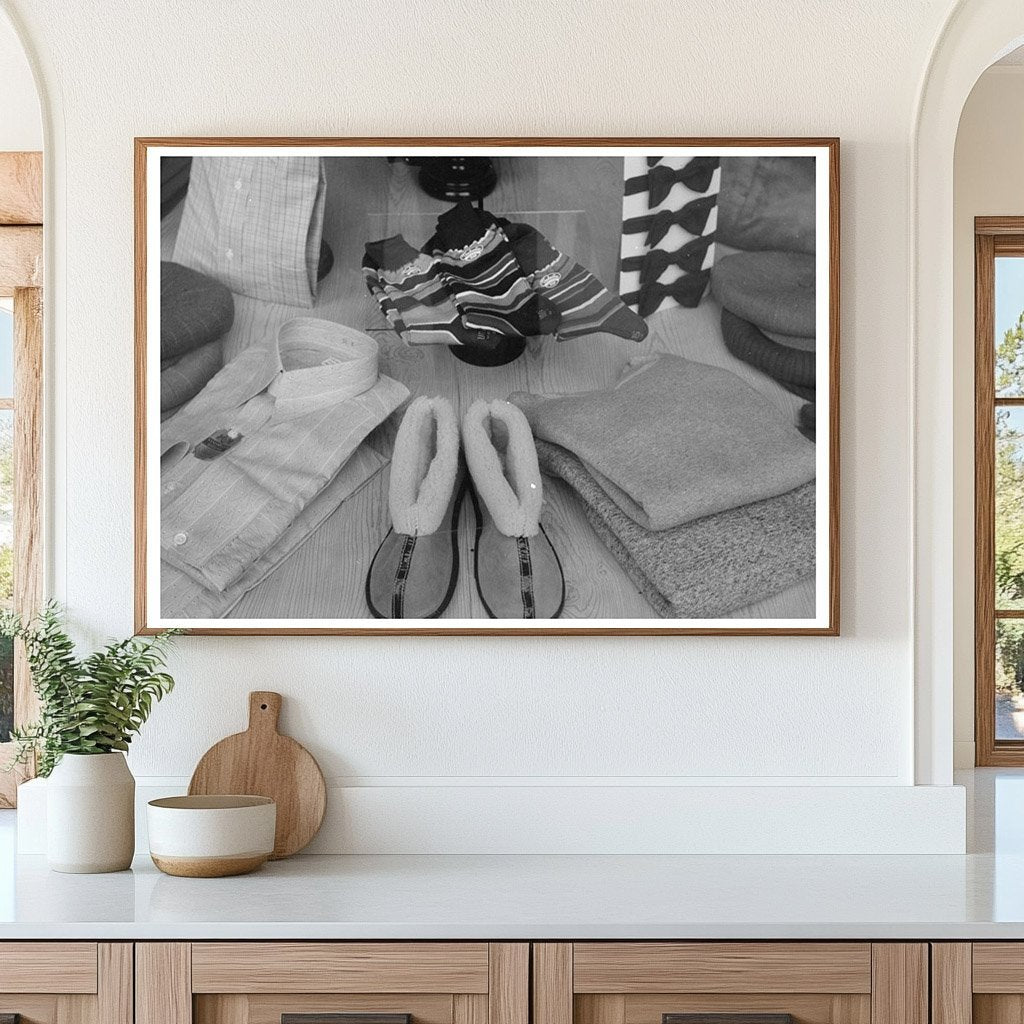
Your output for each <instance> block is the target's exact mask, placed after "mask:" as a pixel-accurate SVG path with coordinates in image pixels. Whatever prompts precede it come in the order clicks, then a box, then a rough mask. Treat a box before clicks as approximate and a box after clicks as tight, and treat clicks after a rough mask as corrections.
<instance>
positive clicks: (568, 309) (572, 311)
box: [498, 220, 647, 341]
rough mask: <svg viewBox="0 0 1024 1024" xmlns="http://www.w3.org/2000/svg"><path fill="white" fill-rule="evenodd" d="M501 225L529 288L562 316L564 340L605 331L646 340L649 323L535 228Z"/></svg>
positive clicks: (527, 225)
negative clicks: (547, 301)
mask: <svg viewBox="0 0 1024 1024" xmlns="http://www.w3.org/2000/svg"><path fill="white" fill-rule="evenodd" d="M498 223H499V224H500V225H501V227H502V228H503V229H504V231H505V234H506V235H507V236H508V239H509V241H510V242H511V244H512V251H513V252H514V253H515V256H516V260H517V261H518V263H519V266H520V267H521V268H522V270H523V273H525V274H526V275H527V280H528V281H529V282H530V285H531V286H532V287H533V289H534V290H535V291H536V292H537V293H538V294H540V295H543V296H544V297H545V298H546V299H548V300H549V301H550V302H551V303H552V305H553V306H554V307H555V308H556V309H557V310H558V312H559V313H561V315H562V322H561V324H560V325H559V327H558V336H559V338H579V337H582V336H583V335H585V334H596V333H598V332H601V331H603V332H605V333H607V334H616V335H618V336H619V337H620V338H629V339H630V340H632V341H643V340H644V338H646V337H647V323H646V321H644V319H643V318H642V317H640V316H637V314H636V313H634V312H633V310H631V309H629V308H628V307H627V306H626V305H624V304H623V302H622V300H621V299H620V298H619V297H618V295H616V294H615V293H614V292H610V291H609V290H608V289H607V288H605V286H604V285H603V284H601V282H600V281H598V279H597V278H596V277H594V275H593V274H591V273H590V271H589V270H586V269H584V268H583V267H581V266H580V265H579V264H578V263H576V262H575V261H574V260H573V258H572V257H571V256H567V255H566V254H565V253H562V252H559V251H558V250H557V249H555V248H554V247H553V246H552V245H551V244H550V243H549V242H548V240H547V239H546V238H545V237H544V236H543V235H542V234H541V233H540V232H539V231H538V230H537V229H536V228H534V227H532V226H531V225H529V224H513V223H510V222H509V221H504V220H501V221H499V222H498Z"/></svg>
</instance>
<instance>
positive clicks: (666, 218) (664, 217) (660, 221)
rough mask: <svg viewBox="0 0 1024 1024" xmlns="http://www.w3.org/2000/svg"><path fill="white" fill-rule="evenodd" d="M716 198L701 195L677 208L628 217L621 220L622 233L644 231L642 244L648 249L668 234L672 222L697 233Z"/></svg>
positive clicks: (701, 228)
mask: <svg viewBox="0 0 1024 1024" xmlns="http://www.w3.org/2000/svg"><path fill="white" fill-rule="evenodd" d="M717 200H718V196H717V195H715V194H712V195H709V196H701V197H700V198H699V199H691V200H690V202H688V203H687V204H686V205H685V206H684V207H682V209H679V210H659V211H658V212H657V213H648V214H646V215H645V216H643V217H630V218H629V219H628V220H625V221H623V222H622V233H623V234H624V235H635V234H636V233H637V232H639V231H646V232H647V240H646V242H645V243H644V244H645V245H646V246H647V248H648V249H653V248H654V247H655V246H656V245H657V244H658V243H659V242H660V241H661V240H662V239H663V238H664V237H665V235H667V234H668V230H669V228H671V227H672V225H673V224H678V225H679V226H680V227H681V228H682V229H683V230H684V231H686V232H688V233H689V234H691V235H699V234H700V233H701V232H702V231H703V230H704V226H705V225H706V224H707V222H708V216H709V215H710V213H711V211H712V210H713V209H714V207H715V202H716V201H717Z"/></svg>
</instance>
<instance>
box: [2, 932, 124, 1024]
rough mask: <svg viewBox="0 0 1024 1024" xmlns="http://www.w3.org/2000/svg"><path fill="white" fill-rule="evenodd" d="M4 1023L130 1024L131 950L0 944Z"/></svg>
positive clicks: (100, 945) (120, 944)
mask: <svg viewBox="0 0 1024 1024" xmlns="http://www.w3.org/2000/svg"><path fill="white" fill-rule="evenodd" d="M0 1020H3V1021H4V1022H5V1024H19V1022H20V1024H132V947H131V944H130V943H123V942H112V943H95V942H0Z"/></svg>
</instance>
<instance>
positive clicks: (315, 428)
mask: <svg viewBox="0 0 1024 1024" xmlns="http://www.w3.org/2000/svg"><path fill="white" fill-rule="evenodd" d="M408 395H409V392H408V389H407V388H405V387H404V386H403V385H402V384H399V383H398V382H397V381H394V380H391V379H390V378H389V377H384V376H380V375H379V374H378V372H377V343H376V342H375V341H374V340H373V339H372V338H370V337H368V336H367V335H365V334H362V333H360V332H359V331H355V330H353V329H351V328H349V327H344V326H342V325H341V324H336V323H332V322H329V321H326V320H317V319H313V318H310V317H299V318H297V319H294V320H289V321H288V322H287V323H285V324H284V326H282V328H281V330H280V332H279V334H278V337H277V338H276V339H273V340H271V341H270V342H269V343H267V344H265V345H258V346H254V347H251V348H248V349H246V350H244V351H243V352H241V353H240V354H239V355H238V356H237V357H236V358H235V359H233V360H232V361H231V362H230V363H229V364H228V365H227V366H225V367H224V368H223V369H222V370H221V371H220V372H219V373H218V374H217V375H216V376H215V377H214V378H213V379H212V380H211V381H210V383H209V384H207V386H206V387H205V388H204V389H203V390H202V391H201V392H200V393H199V394H198V395H196V397H195V398H193V399H192V401H190V402H189V403H188V404H187V405H185V406H184V407H183V408H182V409H181V410H179V411H178V412H177V413H175V414H174V415H173V416H172V417H171V418H170V419H168V420H167V421H165V423H164V424H163V427H162V430H161V446H160V448H161V464H160V485H161V531H160V550H161V555H162V557H163V559H164V561H165V562H168V563H169V564H171V565H173V566H175V567H176V568H178V569H180V570H181V571H182V572H184V573H186V574H187V575H189V576H191V577H192V578H193V579H195V580H197V581H198V582H200V583H201V584H203V586H205V587H209V588H211V589H213V590H217V591H222V590H225V589H226V588H228V587H229V586H231V584H232V583H234V582H236V581H237V580H238V579H239V577H241V576H242V575H243V574H244V573H245V572H246V571H247V570H248V569H249V568H250V567H251V566H252V565H253V564H254V563H255V562H257V561H258V560H259V559H261V558H262V557H264V555H266V553H267V552H268V551H269V550H270V549H271V548H272V547H273V546H274V545H275V544H276V543H277V542H278V541H279V540H280V538H281V536H282V535H283V534H284V532H285V531H286V530H287V529H288V527H289V525H290V524H292V523H293V522H294V521H295V520H296V519H297V518H298V517H299V514H300V513H301V512H302V510H303V509H304V508H305V507H306V506H307V505H308V504H309V503H310V502H311V501H312V500H313V499H314V498H315V497H316V496H317V495H318V494H319V493H320V492H321V491H323V490H324V488H325V487H326V486H327V485H328V483H329V482H330V481H331V480H332V479H333V478H334V477H335V475H336V474H337V473H338V471H339V470H340V469H341V467H342V466H344V465H345V463H346V462H347V461H348V460H349V458H350V456H351V455H352V453H353V452H354V451H355V450H356V448H357V447H358V446H359V444H360V443H361V442H362V441H363V439H364V438H365V437H366V436H367V434H369V433H370V431H371V430H373V429H374V427H376V426H378V425H379V424H380V423H382V422H383V421H384V420H385V419H387V417H388V416H390V415H391V413H392V412H394V410H395V409H397V408H398V406H399V405H401V403H402V402H403V401H405V399H406V398H407V397H408Z"/></svg>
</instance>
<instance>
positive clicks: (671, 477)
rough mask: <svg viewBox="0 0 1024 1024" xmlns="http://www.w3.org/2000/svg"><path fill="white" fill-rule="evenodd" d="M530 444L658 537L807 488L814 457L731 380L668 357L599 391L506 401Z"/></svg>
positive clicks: (636, 364) (639, 364)
mask: <svg viewBox="0 0 1024 1024" xmlns="http://www.w3.org/2000/svg"><path fill="white" fill-rule="evenodd" d="M510 401H512V402H515V404H516V405H518V406H519V407H520V408H521V409H522V410H523V411H524V412H525V413H526V417H527V419H528V420H529V421H530V426H531V427H532V428H533V432H534V435H535V436H536V437H537V439H538V440H542V441H550V442H552V443H553V444H557V445H560V446H561V447H562V448H564V449H566V450H567V451H569V452H572V453H573V454H574V455H576V456H577V458H579V459H580V460H581V461H582V462H583V463H584V464H585V468H586V470H587V472H588V473H589V474H590V475H591V476H592V477H593V478H595V479H596V480H597V481H598V482H599V484H600V486H601V487H602V489H603V490H604V491H605V493H606V494H608V495H609V496H610V497H611V498H612V499H613V500H614V501H615V503H616V504H617V505H618V506H619V508H620V509H621V510H622V511H623V512H625V513H626V514H627V515H628V516H629V517H630V518H631V519H633V520H634V521H635V522H636V523H638V524H639V525H640V526H642V527H644V528H646V529H649V530H667V529H671V528H672V527H674V526H680V525H682V524H683V523H688V522H691V521H692V520H694V519H700V518H702V517H704V516H709V515H714V514H715V513H716V512H723V511H725V510H727V509H731V508H736V507H738V506H740V505H749V504H750V503H751V502H754V501H761V500H763V499H765V498H771V497H774V496H775V495H778V494H785V493H786V492H787V491H791V490H793V488H794V487H799V486H800V485H801V484H805V483H807V482H808V481H809V480H811V479H813V477H814V474H815V449H814V445H813V444H811V442H810V441H808V440H807V439H806V438H805V437H803V436H801V434H800V433H799V431H798V430H797V429H796V427H795V426H794V425H793V424H792V423H790V422H788V421H787V420H786V419H785V417H783V416H782V414H781V413H780V412H779V411H778V409H777V408H776V407H775V406H773V405H772V404H771V403H770V402H769V401H768V400H767V399H766V398H764V397H763V396H762V395H760V394H759V393H758V392H757V391H755V390H754V389H753V388H751V387H750V386H749V385H747V384H746V383H744V382H743V381H742V380H740V378H739V377H737V376H736V375H735V374H733V373H730V372H729V371H728V370H722V369H719V368H718V367H715V366H706V365H705V364H703V363H694V362H690V361H689V360H687V359H681V358H680V357H678V356H670V355H658V356H649V357H645V358H642V359H638V360H635V361H633V362H632V363H630V364H629V365H628V366H627V368H626V371H625V373H624V375H623V377H622V379H621V380H620V381H619V382H618V383H617V384H614V385H612V386H611V387H608V388H604V389H602V390H600V391H588V392H584V393H582V394H576V395H559V396H555V397H550V398H548V397H545V396H542V395H533V394H523V393H518V394H515V395H512V396H511V398H510Z"/></svg>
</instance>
